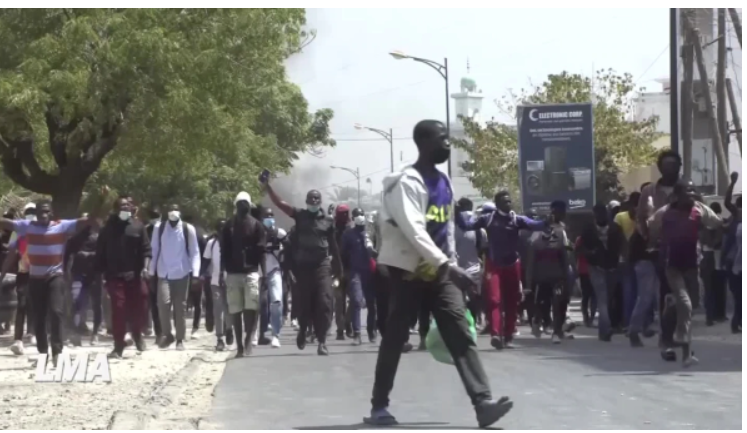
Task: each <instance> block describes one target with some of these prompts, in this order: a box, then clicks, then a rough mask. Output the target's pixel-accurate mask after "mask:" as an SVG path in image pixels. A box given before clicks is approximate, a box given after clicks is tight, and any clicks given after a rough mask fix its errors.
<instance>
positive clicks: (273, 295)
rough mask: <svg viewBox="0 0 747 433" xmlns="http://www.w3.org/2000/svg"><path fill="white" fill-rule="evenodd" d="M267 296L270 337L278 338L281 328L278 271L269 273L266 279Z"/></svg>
mask: <svg viewBox="0 0 747 433" xmlns="http://www.w3.org/2000/svg"><path fill="white" fill-rule="evenodd" d="M265 284H267V296H268V298H269V301H270V326H272V335H273V336H279V335H280V329H281V328H282V327H283V274H282V273H281V272H280V270H275V271H273V272H270V275H269V276H268V277H267V278H266V280H265Z"/></svg>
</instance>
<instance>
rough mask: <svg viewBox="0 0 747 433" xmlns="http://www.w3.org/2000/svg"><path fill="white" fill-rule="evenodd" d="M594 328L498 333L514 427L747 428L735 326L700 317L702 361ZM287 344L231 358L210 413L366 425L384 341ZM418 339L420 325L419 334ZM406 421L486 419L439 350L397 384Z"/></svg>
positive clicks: (463, 423)
mask: <svg viewBox="0 0 747 433" xmlns="http://www.w3.org/2000/svg"><path fill="white" fill-rule="evenodd" d="M593 331H594V330H590V329H578V330H577V332H576V333H575V334H576V339H575V340H572V341H565V342H563V344H561V345H552V344H551V343H550V340H549V338H543V339H540V340H536V339H534V338H533V337H531V336H530V335H529V332H528V329H527V328H525V327H523V328H521V333H522V335H520V336H519V337H518V340H517V348H516V349H514V350H511V351H507V350H504V351H502V352H497V351H496V350H494V349H492V348H490V346H489V344H488V343H489V340H488V339H487V338H486V337H480V338H479V342H478V345H479V348H480V352H481V353H480V354H481V356H482V361H483V363H484V365H485V369H486V371H487V372H488V374H489V376H490V379H491V384H492V388H493V393H494V396H496V397H498V396H501V395H507V396H510V397H511V398H512V399H513V400H514V402H515V406H514V409H513V411H512V412H511V413H509V414H508V416H506V417H505V418H504V419H502V420H501V421H500V423H499V424H498V425H496V426H495V427H499V428H506V429H741V428H742V412H741V410H742V344H741V336H740V335H731V334H729V330H728V326H727V325H721V326H717V327H713V328H705V327H702V326H697V327H696V328H695V331H694V332H695V336H696V337H695V341H694V350H695V351H696V355H697V356H698V357H699V358H700V361H701V362H700V364H699V365H697V366H695V367H692V368H690V369H684V368H683V367H682V366H681V364H680V363H665V362H664V361H662V360H661V359H660V357H659V354H658V350H657V348H656V341H655V340H647V341H646V345H647V347H645V348H642V349H631V348H630V347H629V345H628V343H627V340H625V339H624V338H622V337H616V339H615V340H613V342H612V343H602V342H599V341H597V340H596V339H595V338H594V337H593ZM285 333H286V336H285V337H284V339H283V343H284V345H283V347H282V348H280V349H271V348H269V347H259V348H255V351H254V354H253V355H252V357H250V358H245V359H237V360H230V361H228V366H227V368H226V371H225V374H224V377H223V379H222V380H221V382H220V383H219V385H218V387H217V389H216V395H215V399H214V405H213V409H212V413H211V416H210V417H209V418H208V419H206V420H205V421H206V422H207V423H208V424H209V425H210V426H211V427H214V428H224V429H300V430H306V429H328V430H335V429H365V428H367V426H365V425H362V424H361V421H362V418H363V416H365V415H367V414H368V411H369V409H370V406H369V399H370V395H371V387H372V384H373V373H374V366H375V363H376V351H377V347H376V346H374V345H370V344H364V345H363V346H361V347H352V346H350V345H349V342H336V341H333V342H331V343H330V344H329V349H330V356H329V357H320V356H317V355H316V347H315V346H311V345H310V346H309V347H307V348H306V350H305V351H303V352H301V351H298V349H296V347H295V344H294V342H293V341H294V340H293V336H292V335H291V334H293V333H292V332H291V330H290V329H288V330H287V331H286V332H285ZM413 340H417V336H414V337H413ZM391 398H392V406H391V408H390V409H391V411H392V413H393V414H394V415H395V416H396V417H397V418H398V420H399V422H400V426H399V428H402V429H428V430H431V429H469V428H475V427H476V421H475V418H474V414H473V411H472V408H471V405H470V402H469V400H468V398H467V396H466V394H465V392H464V388H463V387H462V384H461V382H460V380H459V377H458V375H457V373H456V370H455V369H454V367H452V366H448V365H443V364H439V363H437V362H435V361H434V360H433V359H432V358H431V357H430V355H429V354H428V353H427V352H413V353H409V354H406V355H404V356H403V358H402V361H401V363H400V368H399V372H398V375H397V379H396V383H395V389H394V392H393V393H392V396H391Z"/></svg>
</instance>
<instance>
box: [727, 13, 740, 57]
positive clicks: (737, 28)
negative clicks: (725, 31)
mask: <svg viewBox="0 0 747 433" xmlns="http://www.w3.org/2000/svg"><path fill="white" fill-rule="evenodd" d="M729 16H730V17H731V24H732V25H733V26H734V31H735V32H736V33H737V39H739V48H742V19H741V18H740V17H739V12H737V10H736V9H735V8H729Z"/></svg>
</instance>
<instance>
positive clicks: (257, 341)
mask: <svg viewBox="0 0 747 433" xmlns="http://www.w3.org/2000/svg"><path fill="white" fill-rule="evenodd" d="M257 346H259V339H256V340H255V339H253V338H252V347H257Z"/></svg>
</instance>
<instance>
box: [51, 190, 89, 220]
mask: <svg viewBox="0 0 747 433" xmlns="http://www.w3.org/2000/svg"><path fill="white" fill-rule="evenodd" d="M84 186H85V183H81V182H67V181H66V182H60V187H58V188H57V189H56V190H55V191H54V192H53V193H52V210H53V211H54V216H55V218H58V219H73V218H77V217H79V216H80V214H79V213H78V209H79V208H80V200H81V198H82V197H83V187H84Z"/></svg>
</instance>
